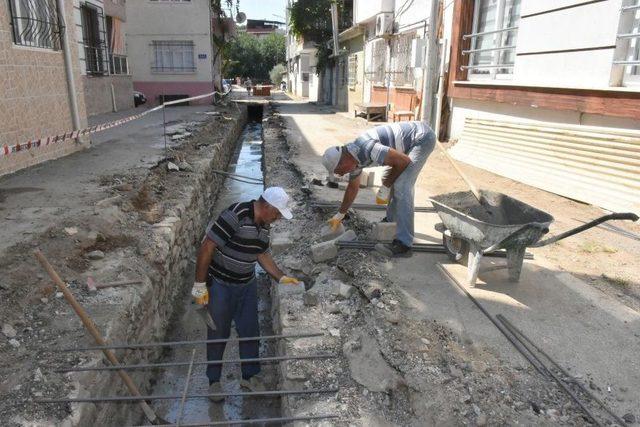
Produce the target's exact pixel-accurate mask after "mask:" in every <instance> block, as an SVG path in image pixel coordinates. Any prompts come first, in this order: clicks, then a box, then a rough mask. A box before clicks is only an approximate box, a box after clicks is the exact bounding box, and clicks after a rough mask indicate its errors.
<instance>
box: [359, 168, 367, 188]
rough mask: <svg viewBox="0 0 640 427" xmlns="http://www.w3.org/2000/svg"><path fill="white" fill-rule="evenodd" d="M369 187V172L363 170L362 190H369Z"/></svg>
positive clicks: (361, 176) (361, 177) (361, 178)
mask: <svg viewBox="0 0 640 427" xmlns="http://www.w3.org/2000/svg"><path fill="white" fill-rule="evenodd" d="M367 185H369V172H367V171H364V170H363V171H362V173H361V174H360V188H367Z"/></svg>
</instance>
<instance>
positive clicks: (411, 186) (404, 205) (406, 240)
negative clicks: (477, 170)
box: [387, 130, 436, 246]
mask: <svg viewBox="0 0 640 427" xmlns="http://www.w3.org/2000/svg"><path fill="white" fill-rule="evenodd" d="M435 145H436V135H435V133H433V131H431V130H430V131H429V132H428V133H427V134H425V135H424V137H422V138H420V139H418V140H416V141H415V142H414V143H413V146H412V147H411V149H410V150H409V152H408V153H407V156H409V158H410V159H411V164H410V165H409V166H407V168H406V169H405V170H404V171H402V173H401V174H400V176H399V177H398V178H397V179H396V182H394V183H393V193H392V194H391V201H390V202H389V205H388V206H387V221H388V222H395V223H397V231H396V239H398V240H399V241H400V242H402V244H403V245H405V246H411V245H413V235H414V229H413V216H414V204H413V203H414V200H413V199H414V196H415V186H416V180H417V179H418V175H419V174H420V171H421V170H422V168H423V166H424V164H425V163H426V162H427V158H429V155H430V154H431V152H432V151H433V148H434V147H435Z"/></svg>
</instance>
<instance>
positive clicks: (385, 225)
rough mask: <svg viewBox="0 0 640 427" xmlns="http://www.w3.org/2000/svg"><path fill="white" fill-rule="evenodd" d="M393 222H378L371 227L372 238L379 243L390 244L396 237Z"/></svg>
mask: <svg viewBox="0 0 640 427" xmlns="http://www.w3.org/2000/svg"><path fill="white" fill-rule="evenodd" d="M396 229H397V225H396V223H395V222H378V223H376V224H374V225H373V238H374V240H377V241H379V242H390V241H392V240H393V239H394V238H395V237H396Z"/></svg>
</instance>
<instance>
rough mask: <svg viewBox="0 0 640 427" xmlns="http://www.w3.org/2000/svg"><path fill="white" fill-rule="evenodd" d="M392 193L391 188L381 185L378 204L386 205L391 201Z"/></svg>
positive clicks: (377, 199)
mask: <svg viewBox="0 0 640 427" xmlns="http://www.w3.org/2000/svg"><path fill="white" fill-rule="evenodd" d="M390 195H391V188H389V187H386V186H384V185H381V186H380V188H379V189H378V194H376V204H377V205H386V204H387V203H389V196H390Z"/></svg>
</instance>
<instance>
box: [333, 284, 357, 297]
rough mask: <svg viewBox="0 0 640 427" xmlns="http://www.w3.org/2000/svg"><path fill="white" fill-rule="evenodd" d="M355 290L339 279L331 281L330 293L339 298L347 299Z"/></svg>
mask: <svg viewBox="0 0 640 427" xmlns="http://www.w3.org/2000/svg"><path fill="white" fill-rule="evenodd" d="M355 291H356V288H354V287H353V286H351V285H347V284H346V283H344V282H343V281H341V280H335V281H334V282H333V290H332V293H333V294H334V295H336V296H337V297H338V298H341V299H349V298H351V295H353V294H354V293H355Z"/></svg>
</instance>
